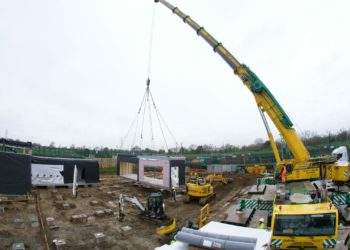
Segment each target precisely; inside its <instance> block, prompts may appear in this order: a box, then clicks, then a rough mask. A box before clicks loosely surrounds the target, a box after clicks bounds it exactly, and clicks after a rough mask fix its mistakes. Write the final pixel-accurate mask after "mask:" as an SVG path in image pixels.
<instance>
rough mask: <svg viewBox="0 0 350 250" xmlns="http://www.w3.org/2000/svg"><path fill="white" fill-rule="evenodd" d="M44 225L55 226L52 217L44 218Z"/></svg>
mask: <svg viewBox="0 0 350 250" xmlns="http://www.w3.org/2000/svg"><path fill="white" fill-rule="evenodd" d="M46 223H47V225H48V226H54V225H55V219H54V218H53V217H46Z"/></svg>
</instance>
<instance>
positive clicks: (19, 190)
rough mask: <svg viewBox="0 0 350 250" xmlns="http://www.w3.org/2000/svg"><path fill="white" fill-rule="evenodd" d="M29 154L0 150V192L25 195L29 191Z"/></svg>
mask: <svg viewBox="0 0 350 250" xmlns="http://www.w3.org/2000/svg"><path fill="white" fill-rule="evenodd" d="M30 161H31V156H30V155H26V154H16V153H7V152H0V171H1V173H0V194H2V195H25V194H28V193H30V192H31V187H32V185H31V173H30Z"/></svg>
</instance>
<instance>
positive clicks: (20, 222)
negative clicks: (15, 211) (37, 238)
mask: <svg viewBox="0 0 350 250" xmlns="http://www.w3.org/2000/svg"><path fill="white" fill-rule="evenodd" d="M15 228H16V229H22V228H24V223H23V220H22V219H19V218H16V219H15Z"/></svg>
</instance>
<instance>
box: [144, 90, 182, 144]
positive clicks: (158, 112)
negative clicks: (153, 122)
mask: <svg viewBox="0 0 350 250" xmlns="http://www.w3.org/2000/svg"><path fill="white" fill-rule="evenodd" d="M150 96H151V100H152V102H153V107H154V109H155V111H156V114H159V116H160V118H161V120H162V121H163V123H164V125H165V127H166V128H167V130H168V132H169V134H170V135H171V137H172V138H173V140H174V142H175V144H176V148H177V145H178V143H177V140H176V138H175V136H174V134H173V133H172V132H171V130H170V128H169V126H168V125H167V123H166V122H165V120H164V118H163V116H162V114H161V113H160V111H159V110H158V109H157V107H156V104H155V102H154V98H153V95H152V93H151V92H150Z"/></svg>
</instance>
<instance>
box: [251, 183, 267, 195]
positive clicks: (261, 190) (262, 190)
mask: <svg viewBox="0 0 350 250" xmlns="http://www.w3.org/2000/svg"><path fill="white" fill-rule="evenodd" d="M265 190H266V185H259V187H258V186H257V185H254V186H252V188H251V189H250V190H249V191H248V194H264V193H265Z"/></svg>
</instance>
